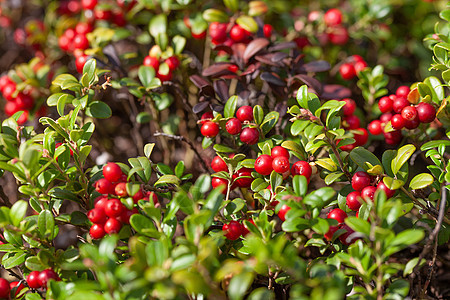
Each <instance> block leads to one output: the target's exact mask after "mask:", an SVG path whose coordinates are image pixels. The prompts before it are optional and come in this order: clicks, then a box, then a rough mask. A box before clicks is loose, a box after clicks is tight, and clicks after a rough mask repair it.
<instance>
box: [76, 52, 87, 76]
mask: <svg viewBox="0 0 450 300" xmlns="http://www.w3.org/2000/svg"><path fill="white" fill-rule="evenodd" d="M88 58H89V56H87V55H80V56H78V57H77V58H76V59H75V67H76V68H77V72H78V73H80V74H83V68H84V65H85V64H86V62H87V60H88Z"/></svg>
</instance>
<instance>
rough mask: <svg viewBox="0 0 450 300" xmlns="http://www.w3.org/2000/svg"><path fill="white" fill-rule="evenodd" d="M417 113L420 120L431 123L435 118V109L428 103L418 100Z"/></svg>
mask: <svg viewBox="0 0 450 300" xmlns="http://www.w3.org/2000/svg"><path fill="white" fill-rule="evenodd" d="M417 114H418V115H419V120H420V122H422V123H431V122H433V120H434V119H435V118H436V109H435V108H434V106H433V105H431V104H430V103H426V102H420V103H419V104H418V105H417Z"/></svg>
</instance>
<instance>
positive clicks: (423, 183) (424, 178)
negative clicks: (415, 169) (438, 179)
mask: <svg viewBox="0 0 450 300" xmlns="http://www.w3.org/2000/svg"><path fill="white" fill-rule="evenodd" d="M433 182H434V178H433V176H431V175H430V174H428V173H421V174H417V175H416V176H414V178H413V179H411V182H410V183H409V188H410V189H413V190H417V189H423V188H425V187H427V186H429V185H431V184H432V183H433Z"/></svg>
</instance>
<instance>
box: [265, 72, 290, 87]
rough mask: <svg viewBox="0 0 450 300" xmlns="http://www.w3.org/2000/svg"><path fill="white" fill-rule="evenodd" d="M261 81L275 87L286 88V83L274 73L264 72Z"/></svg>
mask: <svg viewBox="0 0 450 300" xmlns="http://www.w3.org/2000/svg"><path fill="white" fill-rule="evenodd" d="M261 79H262V80H264V81H267V82H268V83H271V84H274V85H277V86H286V82H285V81H284V80H283V79H281V78H280V77H279V76H278V75H276V74H275V73H269V72H264V73H262V74H261Z"/></svg>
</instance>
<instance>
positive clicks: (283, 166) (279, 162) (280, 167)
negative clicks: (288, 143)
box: [272, 156, 290, 174]
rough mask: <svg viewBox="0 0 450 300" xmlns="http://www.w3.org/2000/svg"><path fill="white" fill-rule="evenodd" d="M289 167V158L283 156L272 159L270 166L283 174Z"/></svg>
mask: <svg viewBox="0 0 450 300" xmlns="http://www.w3.org/2000/svg"><path fill="white" fill-rule="evenodd" d="M289 167H290V164H289V159H288V158H286V157H285V156H277V157H275V158H274V159H273V160H272V168H273V170H274V171H275V172H277V173H279V174H283V173H286V172H287V171H289Z"/></svg>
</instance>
